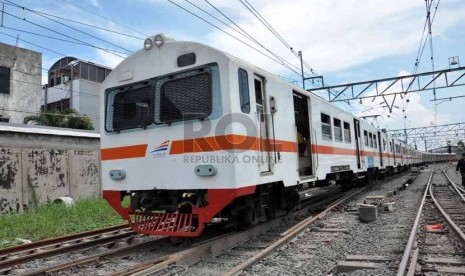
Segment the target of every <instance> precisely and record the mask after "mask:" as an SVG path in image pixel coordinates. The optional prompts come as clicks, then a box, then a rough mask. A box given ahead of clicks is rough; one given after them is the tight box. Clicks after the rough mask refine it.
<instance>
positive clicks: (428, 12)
mask: <svg viewBox="0 0 465 276" xmlns="http://www.w3.org/2000/svg"><path fill="white" fill-rule="evenodd" d="M425 3H426V19H427V20H428V36H429V50H430V55H431V57H430V58H431V69H432V70H431V71H432V72H434V54H433V33H432V30H431V25H432V22H431V6H432V5H433V0H426V1H425ZM434 77H435V76H434V75H433V98H434V125H436V123H437V116H438V114H437V113H438V105H437V104H436V81H435V78H434Z"/></svg>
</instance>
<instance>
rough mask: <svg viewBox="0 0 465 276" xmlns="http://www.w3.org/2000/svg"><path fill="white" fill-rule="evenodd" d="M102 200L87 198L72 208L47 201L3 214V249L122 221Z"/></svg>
mask: <svg viewBox="0 0 465 276" xmlns="http://www.w3.org/2000/svg"><path fill="white" fill-rule="evenodd" d="M124 222H125V221H124V220H122V219H121V218H120V217H119V216H118V215H117V214H116V212H115V211H114V210H113V209H112V208H111V207H110V205H108V203H107V202H106V201H105V200H103V199H86V200H81V201H78V202H76V205H74V206H72V207H66V206H65V205H64V204H47V205H44V206H40V207H37V208H36V209H34V210H29V211H27V212H24V213H13V214H1V215H0V248H1V247H7V246H12V245H15V244H18V243H21V240H18V239H26V240H31V241H36V240H41V239H46V238H52V237H58V236H63V235H68V234H73V233H78V232H82V231H88V230H94V229H98V228H104V227H108V226H112V225H118V224H122V223H124Z"/></svg>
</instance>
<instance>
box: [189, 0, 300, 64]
mask: <svg viewBox="0 0 465 276" xmlns="http://www.w3.org/2000/svg"><path fill="white" fill-rule="evenodd" d="M185 1H186V2H187V3H189V4H191V5H192V6H194V7H196V8H197V9H199V10H201V11H202V12H204V13H205V14H207V15H209V16H210V17H212V18H214V19H216V20H218V21H219V22H221V23H222V24H223V25H225V26H227V27H228V28H230V29H231V30H233V31H235V32H236V33H238V34H239V35H241V36H243V37H245V38H247V39H248V40H250V41H252V42H254V43H256V44H257V45H258V46H260V47H261V48H263V49H264V50H265V51H267V52H268V53H270V54H271V55H273V56H274V57H275V58H276V59H278V60H279V61H280V62H282V63H286V64H287V65H288V66H290V67H293V68H294V69H295V70H300V68H299V67H297V66H295V65H293V64H292V63H290V62H288V61H287V60H286V59H284V58H282V57H280V56H279V55H277V54H275V53H273V52H272V51H271V50H269V49H268V48H266V47H265V46H264V45H263V44H262V43H260V42H259V41H258V40H256V39H255V38H254V37H252V36H251V35H250V34H249V33H247V32H246V31H245V30H244V29H243V28H241V27H240V26H239V25H237V24H236V23H235V22H234V21H233V20H231V19H230V18H229V17H228V16H227V15H226V14H224V13H223V12H221V10H219V9H218V8H217V7H216V6H215V5H213V4H211V3H210V2H209V1H208V0H205V2H207V3H208V4H209V5H210V6H212V7H213V8H214V9H215V10H216V11H218V12H219V13H220V14H221V15H223V16H224V17H225V18H226V19H227V20H228V21H230V22H231V23H232V24H234V26H236V27H237V28H238V29H239V30H241V31H242V32H240V31H239V30H237V29H235V28H233V27H232V26H230V25H229V24H228V23H226V22H224V21H223V20H221V19H219V18H218V17H216V16H214V15H213V14H211V13H209V12H208V11H206V10H205V9H202V8H201V7H199V6H198V5H196V4H194V3H192V2H191V1H189V0H185Z"/></svg>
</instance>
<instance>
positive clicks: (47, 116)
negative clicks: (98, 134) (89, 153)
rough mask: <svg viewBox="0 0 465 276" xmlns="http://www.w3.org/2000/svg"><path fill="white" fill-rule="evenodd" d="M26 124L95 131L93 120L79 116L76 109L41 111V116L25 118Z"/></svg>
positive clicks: (85, 116)
mask: <svg viewBox="0 0 465 276" xmlns="http://www.w3.org/2000/svg"><path fill="white" fill-rule="evenodd" d="M24 123H25V124H33V125H39V126H51V127H63V128H76V129H85V130H93V129H94V126H93V125H92V120H91V119H90V118H89V116H87V115H83V114H79V112H77V111H76V110H74V109H65V110H63V111H59V110H57V109H54V110H41V111H40V114H39V115H31V116H27V117H25V118H24Z"/></svg>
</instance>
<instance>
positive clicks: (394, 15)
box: [0, 0, 465, 149]
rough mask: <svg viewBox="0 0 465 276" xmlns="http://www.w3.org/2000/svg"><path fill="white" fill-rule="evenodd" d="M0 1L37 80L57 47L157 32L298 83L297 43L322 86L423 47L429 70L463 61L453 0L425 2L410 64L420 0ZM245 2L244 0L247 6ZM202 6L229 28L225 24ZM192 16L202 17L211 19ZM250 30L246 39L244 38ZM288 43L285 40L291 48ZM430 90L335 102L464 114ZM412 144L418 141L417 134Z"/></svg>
mask: <svg viewBox="0 0 465 276" xmlns="http://www.w3.org/2000/svg"><path fill="white" fill-rule="evenodd" d="M0 2H2V3H3V4H4V13H3V18H2V26H1V27H0V42H3V43H8V44H13V45H14V44H15V43H16V38H17V36H18V34H19V40H18V45H19V46H20V47H23V48H27V49H32V50H35V51H39V52H42V56H43V64H42V67H43V71H42V74H43V83H46V75H47V69H48V68H50V66H51V65H52V64H53V63H54V62H55V61H57V60H58V59H60V58H61V57H63V56H74V57H77V58H80V59H84V60H88V61H92V62H95V63H98V64H102V65H106V66H109V67H115V66H116V65H117V64H118V63H119V62H121V60H122V59H123V58H124V57H126V56H127V55H128V54H130V53H132V52H135V51H137V50H139V49H140V48H142V46H143V39H145V38H146V37H148V36H151V35H155V34H158V33H163V34H165V35H167V36H169V37H172V38H174V39H176V40H181V41H196V42H201V43H205V44H207V45H211V46H213V47H215V48H218V49H220V50H222V51H225V52H228V53H230V54H233V55H235V56H237V57H239V58H242V59H244V60H246V61H248V62H250V63H252V64H254V65H257V66H259V67H261V68H264V69H266V70H267V71H269V72H271V73H273V74H276V75H279V76H280V77H281V78H283V79H285V80H286V81H289V82H294V83H296V84H297V85H299V86H301V85H302V82H301V76H300V73H299V72H300V61H299V59H298V58H297V57H296V52H297V51H302V53H303V54H302V56H303V60H304V61H305V64H306V65H308V67H307V66H306V67H305V71H306V74H307V75H306V76H310V75H311V74H310V69H309V68H311V69H312V70H313V72H315V75H321V76H323V77H324V81H325V83H326V85H338V84H344V83H352V82H360V81H368V80H374V79H381V78H389V77H396V76H402V75H409V74H412V73H413V72H415V71H416V72H417V73H422V72H429V71H431V70H432V62H431V56H432V57H433V61H434V68H435V69H436V70H441V69H447V68H449V61H448V59H449V57H453V56H458V57H459V58H462V59H463V60H462V63H464V64H465V53H464V51H465V47H463V46H464V45H465V28H464V26H465V5H463V0H442V1H441V0H434V1H433V3H432V9H431V12H432V13H431V16H433V14H434V20H433V22H432V45H433V47H432V51H431V48H430V43H429V40H428V41H427V43H426V46H425V48H424V51H423V54H422V55H421V59H420V60H419V63H418V66H417V68H415V61H416V58H417V56H418V52H419V48H420V45H421V44H420V43H421V41H422V40H421V39H422V37H423V39H425V38H426V35H427V33H424V32H423V31H424V27H425V22H426V7H425V1H424V0H389V1H386V0H370V1H360V0H358V1H357V0H345V1H341V0H287V1H281V0H247V1H246V0H242V1H241V0H118V1H110V0H80V1H77V0H53V1H52V0H41V1H37V0H10V1H7V0H0ZM248 3H250V6H248V8H247V4H248ZM15 5H18V6H20V7H24V8H25V9H22V8H19V7H17V6H15ZM436 7H437V9H436ZM199 8H200V9H199ZM201 9H202V10H203V11H202V10H201ZM31 10H32V11H31ZM251 10H256V11H257V12H258V13H259V14H260V15H261V16H262V18H264V19H265V20H266V22H267V23H268V24H269V26H271V28H272V29H273V30H274V31H275V32H276V33H277V34H279V36H280V37H281V38H282V39H283V41H284V43H283V42H282V41H280V40H279V39H278V38H277V36H275V35H274V34H273V33H272V32H271V31H270V29H268V28H267V27H266V26H265V25H264V24H263V23H262V22H261V21H260V20H259V19H257V17H256V16H255V15H254V14H253V13H252V12H251ZM435 11H436V13H435ZM207 13H208V14H211V15H213V16H215V17H217V18H218V19H220V20H221V21H223V22H224V23H226V24H227V25H229V26H232V27H234V28H235V30H233V29H232V28H230V27H227V26H226V25H225V24H223V23H221V22H219V21H218V20H217V19H214V18H212V17H210V15H208V14H207ZM199 17H200V18H203V19H205V20H208V21H209V22H211V23H212V24H213V25H215V26H217V28H215V27H214V26H212V25H211V24H208V23H206V22H205V21H203V20H202V19H199ZM229 20H231V21H232V22H234V24H235V25H233V23H231V21H229ZM73 21H74V22H73ZM78 22H79V23H78ZM82 23H84V24H87V25H90V26H87V25H84V24H82ZM91 26H96V27H98V28H100V29H98V28H95V27H91ZM239 27H240V30H239V29H238V28H239ZM241 30H243V31H245V32H246V33H247V35H248V37H247V36H241V35H240V34H239V33H240V32H241ZM426 31H427V29H426ZM228 33H229V34H231V35H232V36H235V37H238V38H239V39H240V40H241V41H242V42H241V41H238V40H236V39H235V38H233V37H232V36H231V35H228ZM423 35H424V36H423ZM44 36H49V37H44ZM50 37H54V38H59V39H61V40H57V39H52V38H50ZM250 37H252V38H253V39H254V41H252V40H250ZM63 40H67V41H63ZM255 41H256V42H258V43H259V44H257V43H256V42H255ZM423 41H424V40H423ZM71 42H74V43H71ZM76 42H77V43H76ZM243 42H246V43H247V44H249V45H250V46H252V47H253V48H255V49H258V50H260V52H263V53H266V54H267V55H268V56H270V55H271V54H270V53H274V54H276V55H277V56H279V57H280V58H282V59H283V60H285V61H286V62H287V63H289V64H291V68H293V69H292V70H290V69H289V68H286V67H284V66H283V65H282V64H280V63H279V62H276V61H275V60H272V59H270V58H269V57H267V56H265V55H263V54H261V53H259V52H258V51H257V50H255V49H253V48H252V47H250V46H247V45H246V44H245V43H243ZM31 43H33V44H31ZM262 46H263V48H262ZM289 47H292V50H293V51H291V50H290V48H289ZM109 49H110V50H109ZM112 50H114V51H117V52H118V53H116V52H112ZM431 53H433V55H431ZM288 67H289V66H288ZM318 85H319V84H318V83H316V84H314V85H312V83H311V82H310V81H307V83H306V88H313V87H317V86H318ZM462 90H463V88H462V87H457V88H446V89H438V90H436V93H437V98H444V97H451V96H458V95H465V93H464V91H462ZM367 93H368V94H370V93H371V94H373V93H374V91H370V90H368V91H367ZM407 99H408V102H407ZM432 99H433V92H432V91H423V92H420V93H411V94H409V95H408V96H406V97H404V98H403V99H400V97H398V98H396V101H395V102H394V108H393V110H392V113H390V112H389V110H388V109H387V108H385V107H383V105H382V104H381V100H380V99H376V100H374V101H371V100H363V101H362V103H360V102H359V101H351V103H350V105H348V104H346V103H339V104H338V105H339V106H340V107H341V108H342V109H344V110H348V111H350V112H352V113H355V114H356V115H358V116H367V115H380V116H378V117H377V118H376V120H374V119H367V120H368V121H369V122H370V123H373V124H374V125H375V126H377V127H379V128H386V129H402V128H404V127H407V128H411V127H422V126H429V125H432V124H434V123H436V124H438V125H441V124H450V123H460V122H465V118H464V117H465V112H464V111H463V108H462V107H463V106H464V103H465V102H464V101H465V98H457V99H453V100H452V101H445V102H438V103H439V104H438V105H437V113H436V116H435V112H434V109H435V108H434V104H433V102H432V101H431V100H432ZM405 116H406V118H404V117H405ZM435 117H436V120H435ZM462 136H463V135H462ZM462 136H458V137H451V139H452V142H453V143H456V141H457V140H459V139H464V138H463V137H462ZM464 140H465V139H464ZM418 144H419V148H420V149H421V148H422V143H420V142H418Z"/></svg>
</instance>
